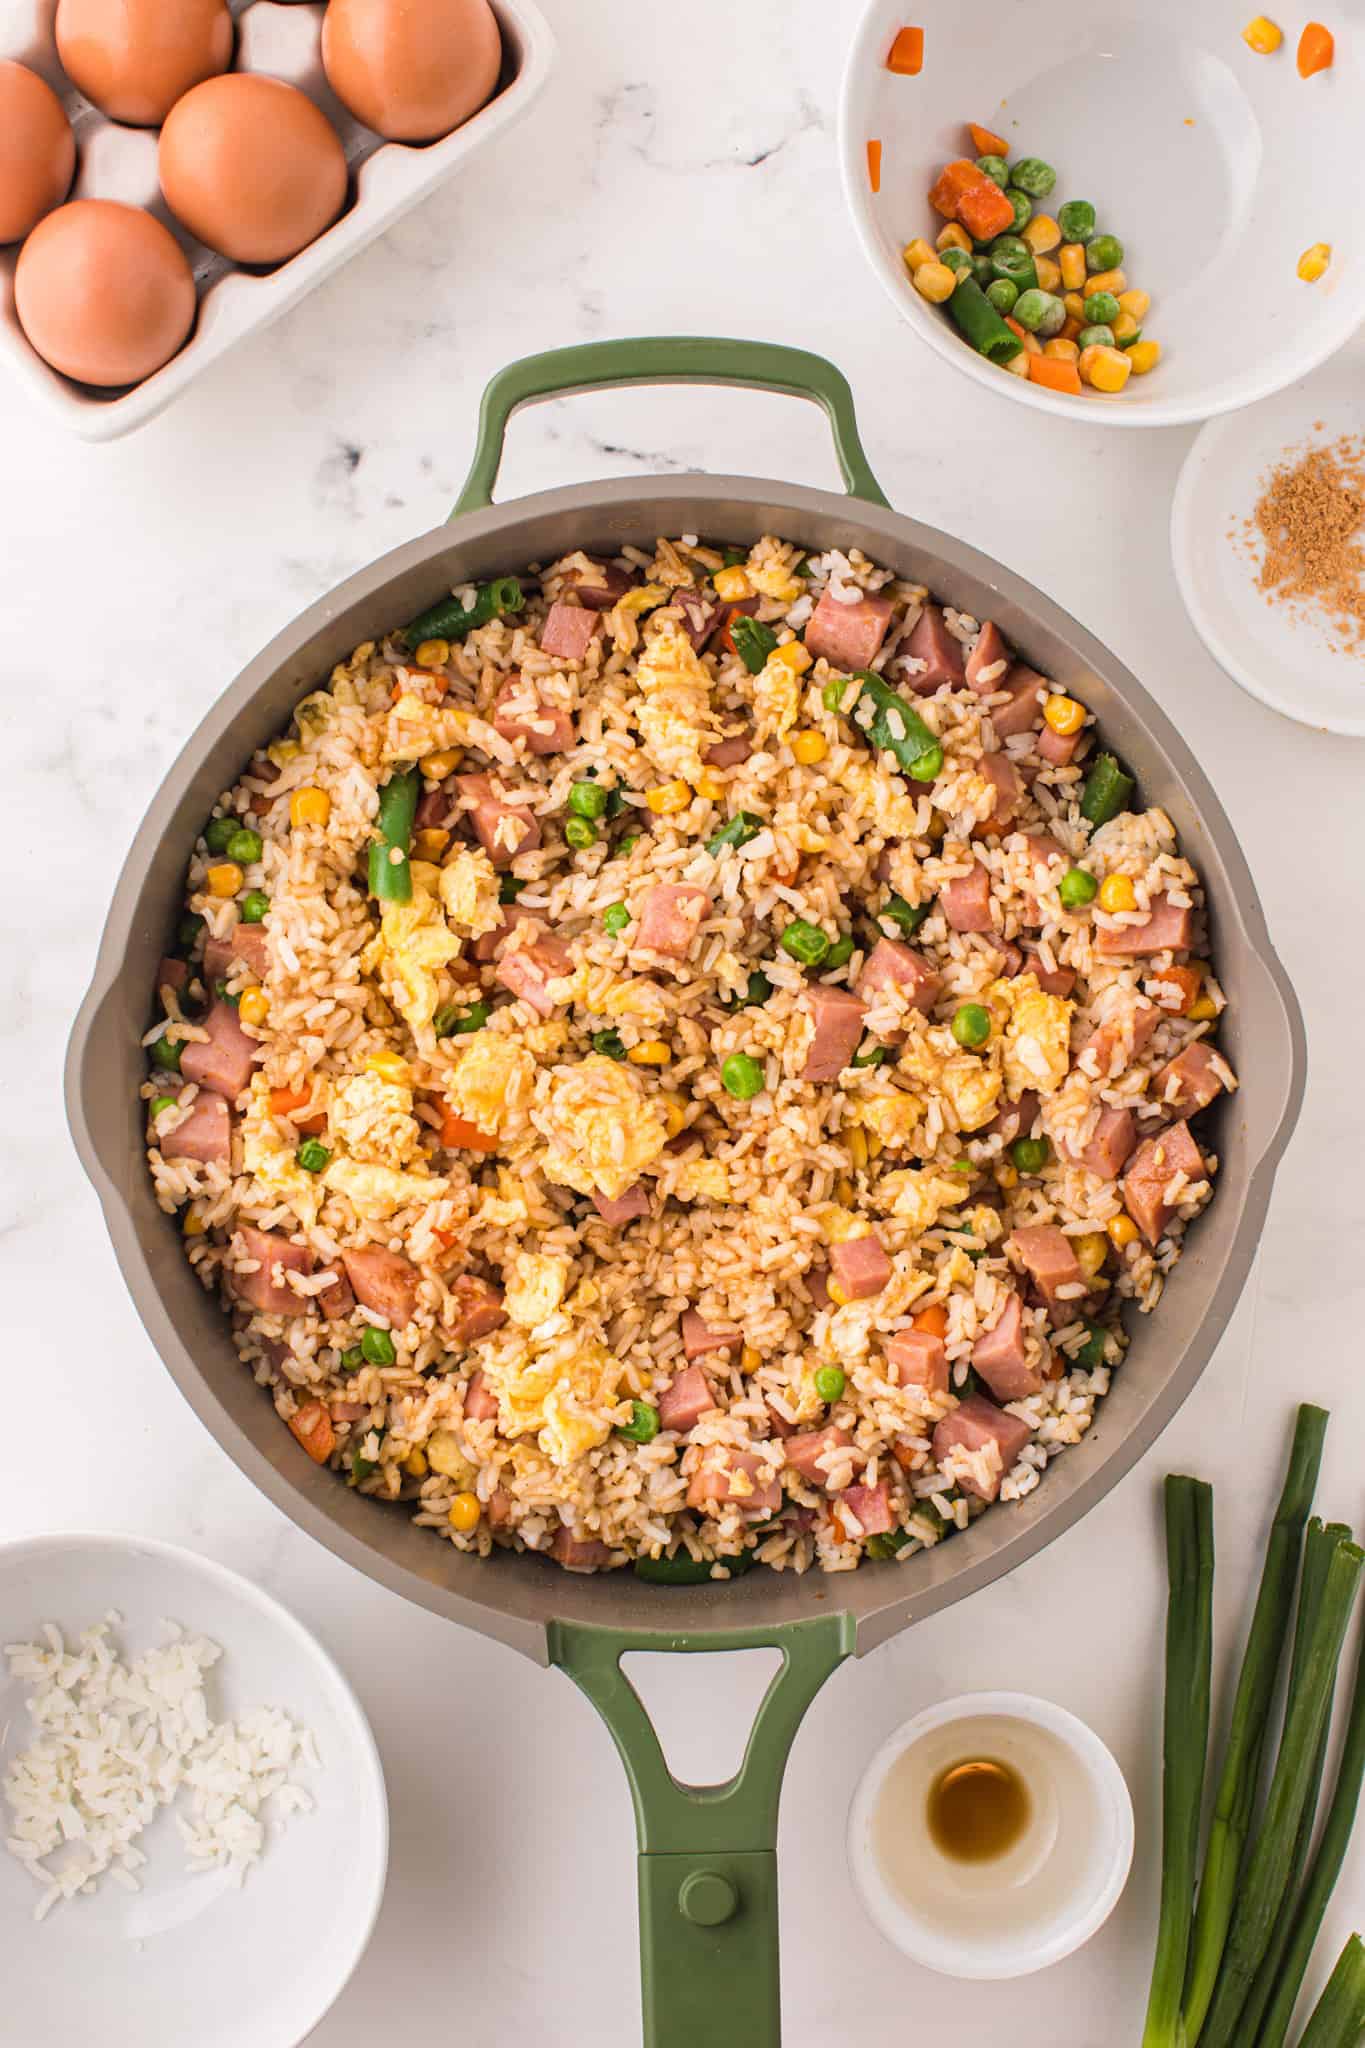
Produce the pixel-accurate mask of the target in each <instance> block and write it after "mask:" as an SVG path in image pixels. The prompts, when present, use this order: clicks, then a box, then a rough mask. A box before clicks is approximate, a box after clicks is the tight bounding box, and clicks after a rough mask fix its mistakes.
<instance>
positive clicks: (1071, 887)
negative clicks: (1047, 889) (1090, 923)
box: [1057, 868, 1100, 910]
mask: <svg viewBox="0 0 1365 2048" xmlns="http://www.w3.org/2000/svg"><path fill="white" fill-rule="evenodd" d="M1099 887H1100V885H1099V883H1098V882H1097V881H1096V880H1095V877H1094V876H1093V875H1092V874H1091V873H1090V871H1089V869H1088V868H1068V869H1067V871H1066V873H1065V874H1064V875H1063V876H1062V879H1061V881H1060V882H1059V883H1058V884H1057V894H1058V895H1059V896H1060V898H1061V900H1062V908H1063V910H1084V908H1085V906H1086V904H1087V903H1093V902H1094V900H1095V898H1096V896H1097V895H1098V894H1099Z"/></svg>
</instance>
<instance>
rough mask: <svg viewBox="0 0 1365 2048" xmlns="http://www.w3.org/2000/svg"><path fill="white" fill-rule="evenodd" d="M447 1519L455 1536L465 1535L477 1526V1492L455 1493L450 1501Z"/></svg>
mask: <svg viewBox="0 0 1365 2048" xmlns="http://www.w3.org/2000/svg"><path fill="white" fill-rule="evenodd" d="M447 1520H448V1521H449V1523H450V1526H451V1528H452V1529H453V1530H454V1531H455V1533H456V1535H457V1536H467V1535H468V1534H469V1532H470V1530H471V1529H477V1528H478V1526H479V1496H478V1495H477V1493H457V1494H456V1496H455V1498H454V1500H453V1501H452V1502H451V1503H450V1510H449V1514H448V1515H447Z"/></svg>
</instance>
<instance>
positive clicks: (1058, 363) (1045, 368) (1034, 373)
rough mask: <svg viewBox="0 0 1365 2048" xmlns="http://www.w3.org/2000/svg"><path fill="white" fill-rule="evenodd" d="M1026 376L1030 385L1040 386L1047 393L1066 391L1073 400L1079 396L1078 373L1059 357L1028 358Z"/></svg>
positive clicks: (1038, 356)
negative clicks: (1042, 386) (1027, 375)
mask: <svg viewBox="0 0 1365 2048" xmlns="http://www.w3.org/2000/svg"><path fill="white" fill-rule="evenodd" d="M1028 374H1029V382H1030V383H1032V384H1042V385H1044V386H1045V387H1046V389H1047V390H1049V391H1067V392H1070V394H1071V396H1072V397H1073V398H1079V397H1080V395H1081V373H1080V371H1079V370H1078V369H1077V368H1076V365H1075V364H1074V363H1068V362H1066V361H1065V360H1064V359H1063V358H1062V357H1060V356H1044V355H1036V356H1030V357H1029V359H1028Z"/></svg>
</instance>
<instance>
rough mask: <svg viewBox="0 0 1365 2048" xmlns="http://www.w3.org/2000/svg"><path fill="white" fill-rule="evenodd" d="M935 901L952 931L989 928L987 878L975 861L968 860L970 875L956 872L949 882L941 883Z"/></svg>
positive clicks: (976, 930)
mask: <svg viewBox="0 0 1365 2048" xmlns="http://www.w3.org/2000/svg"><path fill="white" fill-rule="evenodd" d="M938 900H939V902H940V904H941V905H942V907H943V915H944V916H945V917H946V918H947V920H948V922H949V924H950V925H951V926H952V928H953V930H954V931H955V932H988V931H989V930H990V929H991V878H990V873H989V871H988V870H987V869H986V868H983V867H982V865H981V863H980V861H979V860H978V861H974V862H973V863H972V868H971V872H970V874H966V875H957V876H955V877H954V878H953V880H952V881H951V882H945V883H944V885H943V887H942V888H941V889H940V890H939V895H938Z"/></svg>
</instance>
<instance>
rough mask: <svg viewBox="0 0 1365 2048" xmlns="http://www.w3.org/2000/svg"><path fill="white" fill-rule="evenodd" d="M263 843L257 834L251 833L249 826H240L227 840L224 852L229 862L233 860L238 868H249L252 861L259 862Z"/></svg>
mask: <svg viewBox="0 0 1365 2048" xmlns="http://www.w3.org/2000/svg"><path fill="white" fill-rule="evenodd" d="M262 851H263V842H262V840H261V835H260V833H259V832H253V831H252V829H251V827H250V826H249V825H243V826H241V827H240V828H239V829H238V830H237V831H236V832H234V833H233V835H232V837H231V839H229V841H228V843H227V845H226V847H225V848H224V852H225V853H226V854H227V857H228V859H229V860H235V861H236V863H237V865H238V867H239V868H249V867H250V866H251V863H252V861H254V860H259V859H260V857H261V853H262Z"/></svg>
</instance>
